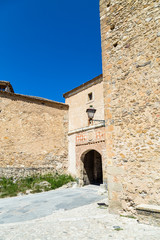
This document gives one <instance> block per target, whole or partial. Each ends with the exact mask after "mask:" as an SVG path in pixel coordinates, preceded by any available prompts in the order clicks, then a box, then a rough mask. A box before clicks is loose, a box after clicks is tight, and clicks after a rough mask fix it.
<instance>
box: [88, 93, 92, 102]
mask: <svg viewBox="0 0 160 240" xmlns="http://www.w3.org/2000/svg"><path fill="white" fill-rule="evenodd" d="M92 99H93V94H92V93H89V94H88V101H91V100H92Z"/></svg>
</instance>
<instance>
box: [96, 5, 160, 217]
mask: <svg viewBox="0 0 160 240" xmlns="http://www.w3.org/2000/svg"><path fill="white" fill-rule="evenodd" d="M100 20H101V41H102V64H103V81H104V109H105V119H106V120H107V127H106V149H107V165H108V167H107V172H108V173H107V174H108V190H109V208H110V211H111V212H119V210H123V211H127V212H132V213H135V208H136V206H137V205H138V204H140V203H145V204H151V205H160V146H159V144H160V135H159V133H160V131H159V130H160V98H159V93H160V90H159V87H160V1H159V0H100Z"/></svg>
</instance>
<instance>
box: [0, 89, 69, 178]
mask: <svg viewBox="0 0 160 240" xmlns="http://www.w3.org/2000/svg"><path fill="white" fill-rule="evenodd" d="M67 132H68V105H66V104H63V103H57V102H54V101H51V100H47V99H42V98H36V97H30V96H24V95H20V94H15V93H8V92H1V93H0V142H1V149H0V176H6V177H11V176H26V175H33V174H37V173H51V172H52V173H54V172H56V171H57V172H66V170H67V167H68V151H67V145H68V140H67Z"/></svg>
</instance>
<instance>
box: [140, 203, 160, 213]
mask: <svg viewBox="0 0 160 240" xmlns="http://www.w3.org/2000/svg"><path fill="white" fill-rule="evenodd" d="M136 210H140V211H146V212H154V213H160V206H156V205H148V204H140V205H138V206H137V207H136Z"/></svg>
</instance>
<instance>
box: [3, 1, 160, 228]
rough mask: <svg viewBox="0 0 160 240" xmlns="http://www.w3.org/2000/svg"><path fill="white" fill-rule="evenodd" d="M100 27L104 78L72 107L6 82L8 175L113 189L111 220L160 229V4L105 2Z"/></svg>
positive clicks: (77, 92)
mask: <svg viewBox="0 0 160 240" xmlns="http://www.w3.org/2000/svg"><path fill="white" fill-rule="evenodd" d="M100 21H101V46H102V66H103V75H100V76H98V77H96V78H94V79H92V80H90V81H88V82H86V83H84V84H82V85H80V86H79V87H77V88H75V89H73V90H71V91H69V92H67V93H65V94H64V97H65V102H66V103H65V104H63V103H57V102H54V101H51V100H47V99H43V98H37V97H31V96H24V95H20V94H16V93H14V91H13V88H12V86H11V84H10V83H9V82H5V81H1V82H0V121H1V124H0V132H1V135H0V140H1V149H0V175H2V174H3V175H7V176H8V175H13V174H17V173H18V174H20V175H25V174H32V173H34V172H49V171H62V172H69V173H71V174H72V175H73V176H76V177H77V178H78V179H79V183H80V184H89V183H90V184H101V183H107V186H108V196H109V210H110V211H111V212H114V213H120V212H121V213H122V212H123V213H124V212H125V213H129V214H130V213H132V214H137V213H140V214H144V215H146V216H147V221H150V222H152V221H153V217H154V221H155V219H156V222H157V223H158V224H160V222H159V220H158V219H160V216H159V213H160V167H159V163H160V135H159V130H160V99H159V93H160V91H159V85H160V1H159V0H151V1H149V0H134V1H133V0H100ZM91 106H92V108H94V110H96V112H95V115H94V118H93V119H92V121H90V120H89V118H88V116H87V113H86V110H87V109H89V108H91ZM96 120H98V121H96ZM101 120H105V122H104V121H101ZM148 219H149V220H148Z"/></svg>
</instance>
